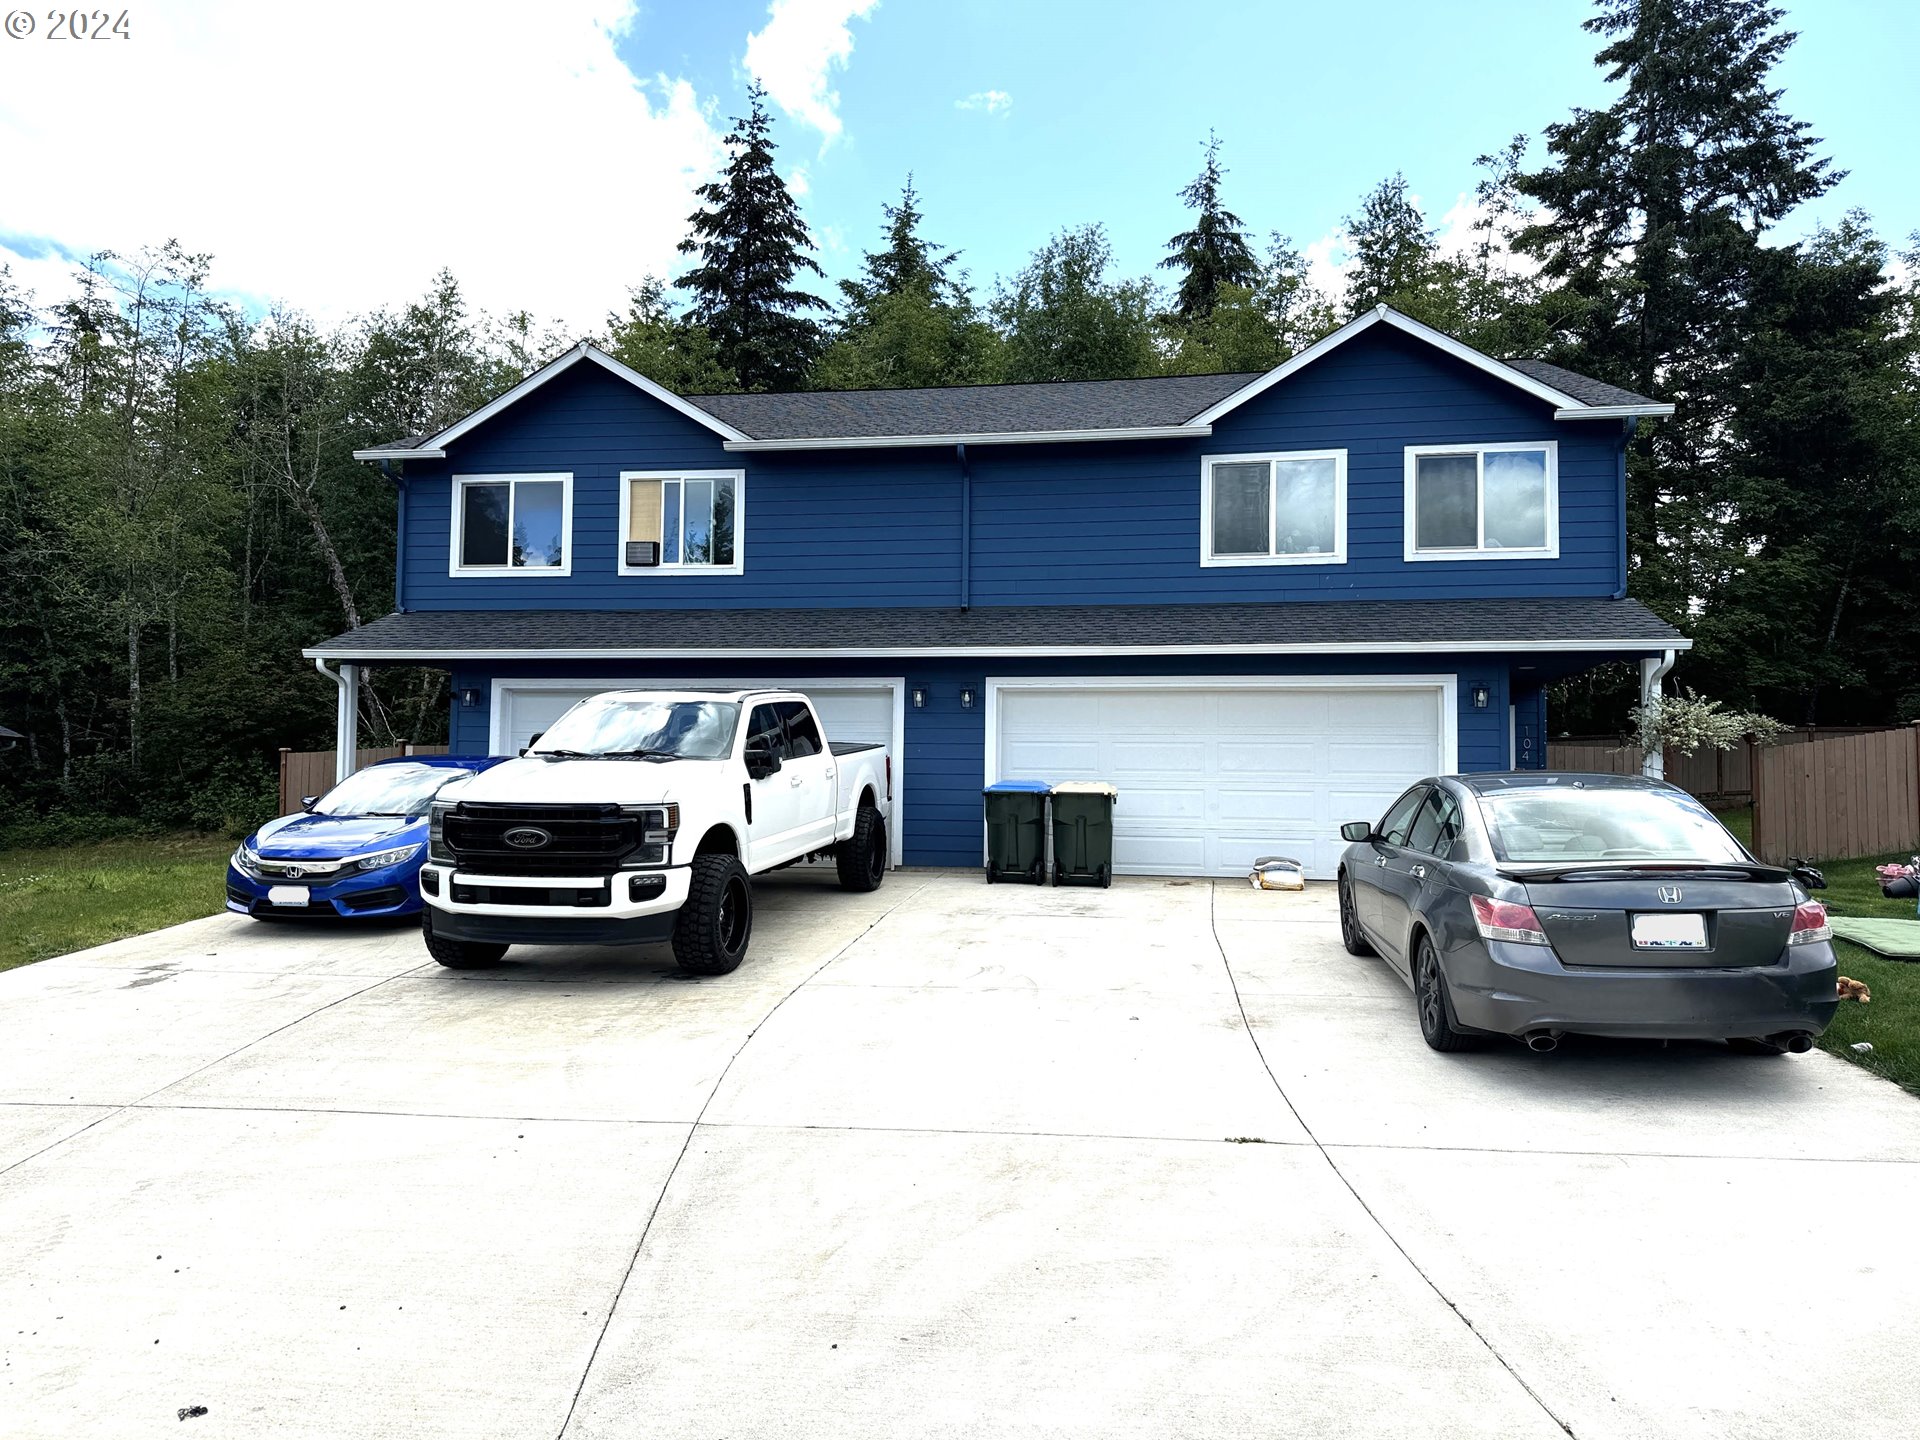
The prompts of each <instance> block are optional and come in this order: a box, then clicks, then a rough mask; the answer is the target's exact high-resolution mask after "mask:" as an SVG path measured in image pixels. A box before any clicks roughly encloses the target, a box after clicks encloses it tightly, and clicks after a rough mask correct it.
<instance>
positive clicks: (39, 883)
mask: <svg viewBox="0 0 1920 1440" xmlns="http://www.w3.org/2000/svg"><path fill="white" fill-rule="evenodd" d="M232 853H233V841H231V840H228V839H222V838H220V837H218V836H208V835H164V836H155V837H153V838H152V839H146V840H107V841H102V842H101V843H99V844H96V845H75V846H72V847H70V848H63V849H57V850H0V970H10V969H12V968H13V967H14V966H15V965H26V964H28V963H30V962H32V961H34V960H45V959H46V958H47V957H48V956H50V955H65V954H66V953H67V952H69V951H71V950H84V949H85V948H86V947H87V946H89V945H100V944H104V943H105V942H106V941H108V940H118V939H121V938H122V937H123V936H127V935H138V934H141V933H143V932H144V931H148V930H158V929H160V928H161V927H162V926H164V925H177V924H179V923H180V922H181V921H182V920H196V919H198V918H199V917H200V916H202V915H212V914H214V913H215V912H216V911H218V910H219V909H220V908H221V906H222V905H224V904H225V903H226V890H225V874H226V871H225V864H224V862H225V860H226V858H227V856H228V855H230V854H232Z"/></svg>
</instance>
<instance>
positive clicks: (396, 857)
mask: <svg viewBox="0 0 1920 1440" xmlns="http://www.w3.org/2000/svg"><path fill="white" fill-rule="evenodd" d="M422 848H423V847H421V846H419V845H402V846H400V847H399V848H398V849H396V850H382V851H379V852H378V853H377V854H373V855H362V856H361V857H360V858H359V859H358V860H356V861H354V862H353V863H354V866H355V868H356V869H360V870H384V869H386V868H387V866H389V865H400V864H404V863H405V862H406V861H408V860H411V859H413V857H414V856H416V855H418V854H419V853H420V851H421V849H422Z"/></svg>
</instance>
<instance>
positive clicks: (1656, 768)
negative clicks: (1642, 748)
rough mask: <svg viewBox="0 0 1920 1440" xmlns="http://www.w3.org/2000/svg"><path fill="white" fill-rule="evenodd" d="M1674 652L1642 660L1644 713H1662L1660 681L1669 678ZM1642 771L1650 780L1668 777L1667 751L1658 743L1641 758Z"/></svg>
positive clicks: (1641, 681) (1642, 705)
mask: <svg viewBox="0 0 1920 1440" xmlns="http://www.w3.org/2000/svg"><path fill="white" fill-rule="evenodd" d="M1674 653H1675V652H1673V651H1672V650H1667V651H1664V652H1662V653H1661V654H1660V655H1659V657H1658V658H1656V657H1654V656H1648V657H1647V658H1646V659H1644V660H1642V661H1641V662H1640V710H1641V713H1642V714H1651V715H1658V714H1659V713H1660V682H1661V681H1662V680H1664V679H1666V678H1667V672H1668V671H1669V670H1671V669H1673V660H1674ZM1640 773H1641V774H1642V775H1645V776H1646V777H1647V778H1648V779H1649V780H1664V779H1666V778H1667V752H1666V751H1665V750H1664V749H1663V748H1661V747H1660V746H1658V745H1656V746H1654V748H1653V749H1651V750H1649V751H1647V752H1646V753H1645V754H1644V755H1643V756H1642V757H1641V760H1640Z"/></svg>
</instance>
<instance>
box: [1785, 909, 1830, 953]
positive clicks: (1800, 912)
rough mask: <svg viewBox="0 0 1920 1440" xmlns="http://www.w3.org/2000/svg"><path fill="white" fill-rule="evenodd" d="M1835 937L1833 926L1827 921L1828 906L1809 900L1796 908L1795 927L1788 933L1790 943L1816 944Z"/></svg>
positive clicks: (1794, 914)
mask: <svg viewBox="0 0 1920 1440" xmlns="http://www.w3.org/2000/svg"><path fill="white" fill-rule="evenodd" d="M1832 938H1833V926H1831V925H1830V924H1828V923H1827V907H1826V906H1824V905H1822V904H1821V903H1820V902H1819V901H1818V900H1809V901H1807V902H1806V903H1805V904H1804V905H1799V906H1796V907H1795V908H1794V912H1793V929H1792V931H1791V932H1789V934H1788V935H1787V943H1788V944H1789V945H1815V944H1818V943H1819V942H1820V941H1822V940H1831V939H1832Z"/></svg>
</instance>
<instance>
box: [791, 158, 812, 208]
mask: <svg viewBox="0 0 1920 1440" xmlns="http://www.w3.org/2000/svg"><path fill="white" fill-rule="evenodd" d="M812 189H813V177H812V176H811V175H809V174H808V173H807V167H806V166H804V165H796V166H794V167H793V170H792V173H790V174H789V175H788V176H787V193H788V194H790V195H791V196H793V198H794V199H796V200H798V199H800V198H801V197H802V196H803V195H806V194H807V193H808V192H809V191H811V190H812Z"/></svg>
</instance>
